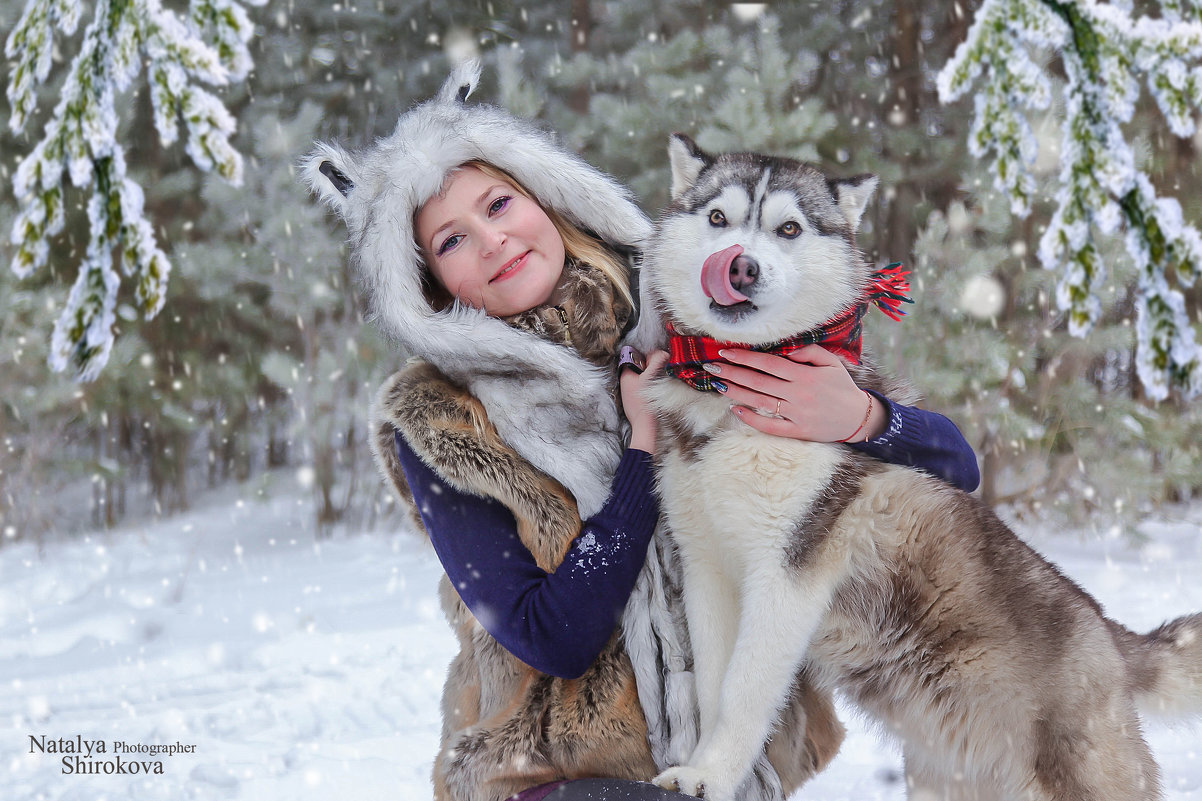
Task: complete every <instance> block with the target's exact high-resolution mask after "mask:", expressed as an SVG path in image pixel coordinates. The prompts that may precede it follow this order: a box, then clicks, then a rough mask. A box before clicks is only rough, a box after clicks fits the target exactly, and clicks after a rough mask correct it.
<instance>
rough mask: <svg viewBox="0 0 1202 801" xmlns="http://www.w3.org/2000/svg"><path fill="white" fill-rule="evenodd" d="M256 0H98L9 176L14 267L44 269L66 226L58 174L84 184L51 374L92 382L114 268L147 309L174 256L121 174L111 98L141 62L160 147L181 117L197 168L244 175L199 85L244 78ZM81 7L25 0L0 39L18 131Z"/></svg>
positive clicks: (62, 0)
mask: <svg viewBox="0 0 1202 801" xmlns="http://www.w3.org/2000/svg"><path fill="white" fill-rule="evenodd" d="M265 2H266V0H192V2H191V4H190V8H189V12H188V15H187V17H186V18H181V16H180V15H179V14H177V13H176V12H174V11H172V10H170V9H165V8H163V7H162V5H161V3H160V2H159V0H97V2H96V4H95V13H94V15H93V18H92V21H91V23H90V24H89V25H88V27H87V29H86V30H85V31H84V34H83V39H82V42H81V44H80V48H79V52H78V53H77V54H76V55H75V57H74V58H73V59H72V60H71V63H70V66H69V67H68V69H67V74H66V78H65V79H64V81H63V86H62V91H61V95H60V100H59V102H58V104H57V106H55V108H54V111H53V112H52V113H51V115H50V119H49V120H48V121H47V122H46V124H45V128H44V130H43V135H42V138H41V139H40V140H39V141H38V142H37V144H36V145H34V147H33V149H32V151H31V152H30V153H29V154H28V155H27V156H26V157H25V158H24V159H22V160H21V163H20V164H19V165H18V167H17V170H16V172H15V174H14V178H13V193H14V194H15V195H16V197H17V201H18V204H19V212H18V214H17V216H16V219H15V221H14V224H13V228H12V235H11V238H12V242H13V244H14V245H16V247H17V253H16V256H15V257H14V258H13V263H12V269H13V272H15V273H16V274H17V275H18V276H21V277H26V276H28V275H30V274H31V273H32V272H34V271H35V270H37V269H39V268H41V267H43V266H45V264H46V261H47V259H48V257H49V254H50V242H51V240H52V239H53V238H54V237H55V236H56V235H57V234H59V233H60V232H61V231H62V228H63V225H64V223H65V215H64V210H63V203H64V191H65V190H64V186H63V173H64V171H66V172H67V173H69V174H70V177H71V183H72V184H73V185H74V186H76V187H78V188H80V189H82V190H85V191H88V192H90V199H89V201H88V203H87V209H88V219H89V222H90V235H89V240H88V246H87V249H86V254H85V256H84V258H83V261H82V263H81V264H80V266H79V275H78V277H77V279H76V281H75V284H74V286H73V287H72V288H71V291H70V293H69V295H68V297H67V302H66V306H65V308H64V309H63V311H62V313H61V314H60V316H59V319H58V323H57V324H56V326H55V330H54V334H53V336H52V340H51V343H52V345H51V352H50V364H51V366H52V367H53V368H54V369H55V370H56V371H62V370H65V369H67V368H68V367H71V368H73V369H74V371H75V372H76V373H77V374H78V376H79V377H80V379H81V380H91V379H93V378H95V377H96V375H98V374H99V372H100V370H101V369H103V367H104V365H105V363H106V362H107V361H108V357H109V353H110V352H111V350H112V346H113V337H114V333H113V323H114V320H115V309H116V304H117V295H118V290H119V288H120V285H121V277H120V276H121V274H124V275H125V276H126V277H127V278H131V279H133V281H134V298H135V300H136V302H137V304H138V306H139V307H140V308H141V309H142V311H143V312H144V314H145V316H146V319H151V318H152V317H154V316H155V315H156V314H157V313H158V312H159V311H160V310H161V309H162V308H163V303H164V301H165V298H166V285H167V276H168V274H169V273H170V272H171V263H170V261H169V260H168V259H167V256H166V254H165V253H164V252H163V251H162V249H160V248H159V246H158V243H157V241H156V239H155V234H154V228H153V226H152V225H151V223H150V221H149V220H147V219H146V217H145V213H144V207H143V193H142V188H141V187H140V186H139V185H138V184H137V183H136V182H134V181H133V180H131V179H130V178H129V177H128V176H127V174H126V161H125V148H124V147H123V146H122V145H121V143H120V142H118V141H117V122H118V120H117V112H116V108H115V99H116V96H117V94H119V93H122V92H125V91H127V90H128V89H129V87H130V84H131V83H132V82H133V80H134V79H135V78H136V77H137V75H138V73H139V72H140V71H141V68H142V67H143V65H145V66H146V69H147V73H148V76H149V83H150V98H151V104H152V106H153V108H154V117H155V126H156V129H157V130H158V132H159V138H160V139H161V141H162V142H163V144H164V145H169V144H171V143H172V142H174V141H175V140H176V139H177V138H178V135H179V125H180V123H181V122H182V123H183V124H184V125H185V126H186V128H187V131H188V144H187V146H186V150H187V152H188V155H189V156H190V157H191V158H192V161H193V162H194V163H195V164H196V166H198V167H199V168H200V169H202V170H214V169H215V170H216V171H217V172H218V173H219V174H220V175H221V176H222V177H224V178H226V179H227V180H229V181H231V182H234V183H238V182H240V181H241V175H242V159H241V156H240V155H239V154H238V152H237V151H236V150H235V149H234V148H233V146H232V145H231V144H230V142H229V137H230V136H232V135H233V133H234V119H233V117H232V116H231V115H230V114H229V112H228V111H227V110H226V109H225V107H224V106H223V105H222V103H221V101H220V100H218V99H217V97H216V96H215V95H214V94H213V93H211V92H210V91H208V90H206V89H205V88H203V87H202V86H200V85H199V84H202V83H203V84H208V85H209V86H225V85H227V84H228V83H230V82H231V81H236V80H241V79H242V78H244V77H245V76H246V74H247V73H248V72H249V70H250V67H251V58H250V53H249V50H248V48H247V43H248V42H249V40H250V37H251V36H252V34H253V32H254V27H253V25H252V23H251V22H250V19H249V17H248V16H247V14H246V10H245V8H244V7H243V6H245V5H254V6H259V5H263V3H265ZM83 8H84V4H83V3H81V2H79V0H29V2H28V3H27V4H26V6H25V11H24V13H23V14H22V15H21V18H20V20H18V22H17V25H16V27H15V28H14V29H13V31H12V33H11V34H10V35H9V37H8V41H7V43H6V46H5V55H6V56H7V57H8V58H9V60H10V61H11V62H12V72H11V76H10V82H9V86H8V99H9V103H10V105H11V108H12V114H11V117H10V119H9V127H10V128H11V129H12V130H13V131H14V132H16V133H20V132H21V131H23V130H24V129H25V126H26V124H27V123H28V121H29V119H30V118H31V117H32V116H33V115H34V113H35V112H36V110H37V89H38V86H39V85H41V84H43V83H45V81H46V79H47V78H48V77H49V75H50V68H51V54H52V52H53V49H54V37H55V35H56V33H57V32H61V33H62V34H63V35H64V37H67V36H70V35H71V34H73V33H74V32H75V30H76V28H77V26H78V23H79V20H80V17H81V16H82V14H83ZM114 260H115V261H114ZM118 267H119V268H120V273H119V272H118Z"/></svg>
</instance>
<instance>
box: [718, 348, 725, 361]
mask: <svg viewBox="0 0 1202 801" xmlns="http://www.w3.org/2000/svg"><path fill="white" fill-rule="evenodd" d="M718 355H719V356H721V357H722V358H723V359H725V358H726V351H724V350H720V351H718Z"/></svg>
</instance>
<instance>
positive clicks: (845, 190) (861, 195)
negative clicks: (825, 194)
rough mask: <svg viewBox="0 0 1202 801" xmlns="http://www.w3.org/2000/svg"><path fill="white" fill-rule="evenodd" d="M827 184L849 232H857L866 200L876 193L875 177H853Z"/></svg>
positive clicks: (834, 180) (831, 181)
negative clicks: (844, 218) (848, 227)
mask: <svg viewBox="0 0 1202 801" xmlns="http://www.w3.org/2000/svg"><path fill="white" fill-rule="evenodd" d="M827 183H828V184H829V185H830V188H831V194H832V195H834V196H835V200H836V201H838V203H839V210H840V211H842V212H843V216H844V217H846V218H847V224H848V225H850V226H851V230H853V231H856V230H858V229H859V227H860V218H861V217H863V216H864V209H865V208H867V206H868V200H869V199H870V198H871V197H872V193H873V192H875V191H876V185H877V177H876V176H875V175H855V176H852V177H851V178H838V179H833V180H830V181H827Z"/></svg>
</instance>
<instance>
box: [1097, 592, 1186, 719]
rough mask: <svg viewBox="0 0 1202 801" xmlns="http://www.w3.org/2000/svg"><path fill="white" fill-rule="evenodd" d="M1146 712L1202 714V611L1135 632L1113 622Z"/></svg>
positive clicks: (1168, 715) (1137, 693)
mask: <svg viewBox="0 0 1202 801" xmlns="http://www.w3.org/2000/svg"><path fill="white" fill-rule="evenodd" d="M1110 623H1111V630H1112V631H1113V632H1114V635H1115V640H1116V641H1117V642H1118V645H1119V650H1120V651H1122V653H1123V656H1124V658H1125V659H1126V661H1127V668H1128V673H1129V675H1130V677H1131V681H1132V685H1133V687H1132V689H1133V690H1134V692H1135V699H1136V703H1137V704H1138V705H1139V708H1140V711H1141V712H1143V713H1144V714H1145V715H1154V716H1157V717H1185V718H1195V717H1198V716H1202V613H1200V614H1193V615H1186V616H1185V617H1179V618H1177V619H1176V620H1171V621H1169V622H1168V623H1165V624H1164V625H1163V626H1161V627H1160V628H1158V629H1156V630H1154V631H1151V632H1149V633H1147V634H1136V633H1135V632H1133V631H1130V630H1128V629H1125V628H1123V627H1122V626H1121V625H1119V624H1117V623H1114V622H1113V621H1110Z"/></svg>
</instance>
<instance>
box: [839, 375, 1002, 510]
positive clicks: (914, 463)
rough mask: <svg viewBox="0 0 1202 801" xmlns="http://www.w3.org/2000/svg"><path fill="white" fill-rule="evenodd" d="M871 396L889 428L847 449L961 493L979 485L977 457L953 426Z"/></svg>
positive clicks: (936, 416) (932, 415)
mask: <svg viewBox="0 0 1202 801" xmlns="http://www.w3.org/2000/svg"><path fill="white" fill-rule="evenodd" d="M870 391H871V390H870ZM872 395H873V397H875V398H876V399H877V400H879V401H880V402H881V403H883V404H885V408H886V409H887V410H888V412H889V425H888V427H887V428H886V429H885V433H883V434H881V435H880V436H879V437H877V438H876V439H870V440H867V441H865V442H856V443H851V447H853V448H855V449H856V450H858V451H860V452H862V453H866V454H868V455H869V456H873V457H876V458H877V459H880V460H881V461H885V462H891V463H893V464H899V465H904V466H906V467H917V468H919V469H921V470H925V471H927V472H928V473H931V474H933V475H936V476H938V477H939V478H942V479H943V480H944V481H946V482H947V483H949V484H951V485H952V486H954V487H957V488H959V489H962V490H964V491H965V492H972V491H973V490H975V489H976V488H977V486H978V485H979V484H980V483H981V472H980V469H979V468H978V467H977V456H976V454H975V453H973V450H972V447H971V446H970V445H969V444H968V441H967V440H966V439H964V435H963V434H961V433H960V429H959V428H957V427H956V424H955V423H953V422H952V421H951V420H949V419H948V418H946V417H944V416H943V415H941V414H937V413H935V412H929V411H927V410H925V409H919V408H918V407H916V406H906V405H905V404H901V403H895V402H893V401H890V400H889V399H888V398H886V397H885V396H883V395H881V394H879V393H876V392H873V393H872Z"/></svg>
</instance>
